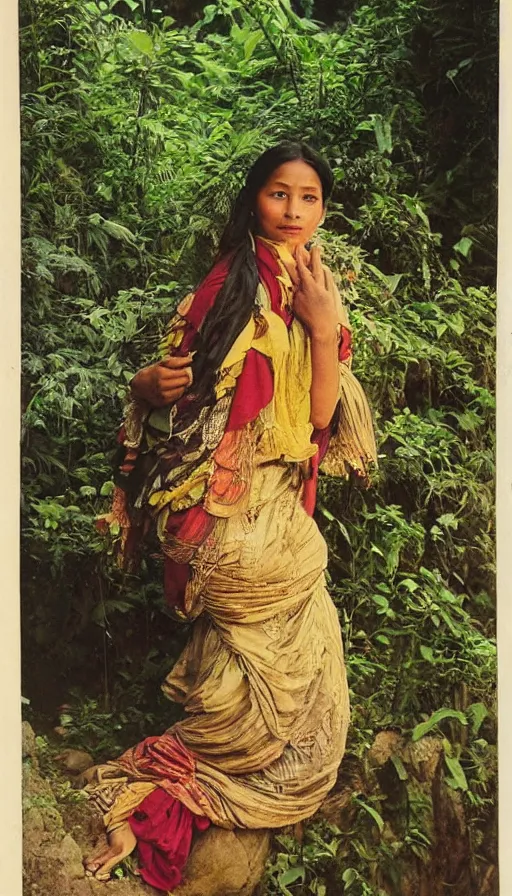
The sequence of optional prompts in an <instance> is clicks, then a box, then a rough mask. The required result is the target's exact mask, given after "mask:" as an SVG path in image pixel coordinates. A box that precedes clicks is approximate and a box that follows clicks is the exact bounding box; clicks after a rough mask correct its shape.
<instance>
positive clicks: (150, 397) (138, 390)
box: [130, 354, 192, 408]
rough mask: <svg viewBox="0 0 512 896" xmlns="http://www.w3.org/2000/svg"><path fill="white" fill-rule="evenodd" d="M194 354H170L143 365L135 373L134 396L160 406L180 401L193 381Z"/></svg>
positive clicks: (132, 382) (154, 405)
mask: <svg viewBox="0 0 512 896" xmlns="http://www.w3.org/2000/svg"><path fill="white" fill-rule="evenodd" d="M191 363H192V355H191V354H188V355H184V356H183V357H178V356H170V357H168V358H165V359H164V360H163V361H159V362H158V363H157V364H151V365H150V366H149V367H143V368H142V370H139V372H138V373H136V374H135V376H134V377H133V379H132V381H131V383H130V389H131V392H132V395H133V397H134V398H136V399H139V400H142V401H146V402H147V403H148V404H149V405H151V407H154V408H160V407H165V405H167V404H173V402H175V401H178V400H179V399H180V398H181V396H182V395H183V394H184V393H185V390H186V389H187V388H188V387H189V386H190V385H191V383H192V368H191V366H190V365H191Z"/></svg>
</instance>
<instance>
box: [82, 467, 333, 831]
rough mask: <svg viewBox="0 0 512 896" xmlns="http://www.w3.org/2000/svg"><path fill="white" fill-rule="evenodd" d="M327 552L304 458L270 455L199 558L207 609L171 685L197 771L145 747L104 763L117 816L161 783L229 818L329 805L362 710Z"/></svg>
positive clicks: (102, 777)
mask: <svg viewBox="0 0 512 896" xmlns="http://www.w3.org/2000/svg"><path fill="white" fill-rule="evenodd" d="M326 563H327V550H326V545H325V542H324V540H323V538H322V536H321V534H320V532H319V529H318V527H317V525H316V523H315V522H314V520H313V519H312V518H311V517H309V516H308V515H307V513H306V512H305V510H304V509H303V507H302V504H301V501H300V490H299V488H298V487H297V486H295V485H294V481H293V474H292V472H291V469H290V467H289V466H287V465H284V464H275V463H273V464H264V465H261V466H259V467H256V469H255V472H254V478H253V483H252V487H251V499H250V509H249V510H248V511H247V512H245V513H243V514H239V515H237V516H236V517H233V518H230V519H221V520H219V521H218V522H217V524H216V526H215V529H214V531H213V533H212V534H211V535H210V536H209V538H208V540H207V541H206V543H205V544H204V545H203V546H202V548H201V549H200V550H199V551H198V553H197V555H196V558H195V560H194V562H193V574H192V578H191V581H190V584H189V587H188V589H187V605H188V609H189V612H190V613H191V615H193V616H195V615H197V619H196V621H195V622H194V626H193V632H192V636H191V639H190V641H189V644H188V645H187V647H186V648H185V650H184V652H183V653H182V655H181V657H180V658H179V660H178V662H177V663H176V665H175V666H174V668H173V669H172V671H171V672H170V674H169V675H168V677H167V679H166V680H165V682H164V685H163V688H164V691H165V693H166V694H167V696H168V697H169V698H170V699H172V700H174V701H178V702H180V703H182V704H183V706H184V709H185V719H184V720H183V721H181V722H179V723H177V724H175V725H174V726H173V727H172V728H170V729H169V730H168V731H167V732H166V733H165V734H164V735H163V736H162V748H163V745H164V742H165V744H168V743H169V742H170V741H171V740H173V741H174V742H175V743H176V744H178V745H179V749H180V750H181V751H182V755H184V756H186V757H187V762H188V766H187V768H188V771H187V773H186V774H187V777H186V780H185V778H184V777H183V775H184V772H183V770H181V771H180V769H181V768H182V767H181V765H180V769H178V768H176V770H174V769H173V770H172V772H171V773H170V774H167V773H163V772H162V768H161V767H160V768H159V769H157V768H156V767H155V768H153V766H152V764H151V763H152V760H151V759H148V756H146V759H145V760H144V762H143V763H142V764H141V762H140V761H139V759H138V758H137V757H138V756H139V753H140V751H139V753H136V750H137V748H134V750H133V751H128V752H127V754H124V757H121V760H118V761H117V762H112V763H107V764H106V765H104V766H99V767H98V769H97V776H96V780H95V782H93V784H91V785H90V786H89V788H88V789H89V791H90V792H91V795H92V796H93V797H96V798H97V799H99V802H100V804H101V805H102V807H103V810H104V811H107V810H108V811H107V815H106V819H105V820H106V824H107V827H108V828H109V829H113V828H114V827H116V826H117V825H118V824H119V823H121V822H122V821H123V820H125V819H126V818H127V817H128V815H129V814H130V813H131V812H132V811H133V810H134V809H135V808H136V806H137V804H138V803H140V801H141V800H142V799H143V798H144V797H145V796H146V795H147V794H148V793H149V792H150V791H151V790H152V789H153V788H154V787H155V786H161V787H163V788H164V789H165V790H166V791H167V792H168V793H170V794H171V795H173V796H176V797H177V798H179V799H181V800H182V801H183V802H184V803H185V804H186V805H188V807H189V808H190V809H192V811H194V812H196V813H198V814H202V815H206V816H207V817H208V818H209V819H210V820H211V821H212V822H213V823H214V824H217V825H220V826H221V827H233V826H238V827H245V828H259V827H265V828H268V827H280V826H283V825H287V824H291V823H295V822H297V821H299V820H302V819H304V818H307V817H309V816H311V815H312V814H313V813H314V812H315V811H316V809H317V808H318V807H319V806H320V804H321V803H322V801H323V799H324V798H325V796H326V794H327V793H328V791H329V790H330V789H331V788H332V786H333V785H334V783H335V780H336V775H337V769H338V766H339V764H340V761H341V759H342V755H343V751H344V748H345V740H346V734H347V727H348V722H349V701H348V689H347V682H346V675H345V668H344V663H343V650H342V643H341V633H340V626H339V621H338V615H337V612H336V608H335V607H334V605H333V603H332V601H331V598H330V597H329V594H328V593H327V590H326V586H325V577H324V570H325V567H326ZM154 746H155V745H153V747H154ZM158 746H159V745H158V742H157V743H156V747H155V749H156V750H157V751H158ZM153 747H152V748H151V749H152V750H153ZM148 755H149V754H148ZM151 755H153V753H152V754H151ZM155 755H156V754H155Z"/></svg>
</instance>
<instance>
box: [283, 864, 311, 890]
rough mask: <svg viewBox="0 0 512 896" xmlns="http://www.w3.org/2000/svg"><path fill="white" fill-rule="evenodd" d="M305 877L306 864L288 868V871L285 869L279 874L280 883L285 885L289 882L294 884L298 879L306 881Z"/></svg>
mask: <svg viewBox="0 0 512 896" xmlns="http://www.w3.org/2000/svg"><path fill="white" fill-rule="evenodd" d="M305 879H306V869H305V868H304V865H297V867H296V868H288V869H287V871H283V873H282V874H280V875H279V883H280V884H281V885H282V886H283V887H287V886H288V884H293V883H295V881H297V880H300V882H301V883H304V881H305Z"/></svg>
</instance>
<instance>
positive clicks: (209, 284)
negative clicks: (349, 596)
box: [86, 142, 375, 890]
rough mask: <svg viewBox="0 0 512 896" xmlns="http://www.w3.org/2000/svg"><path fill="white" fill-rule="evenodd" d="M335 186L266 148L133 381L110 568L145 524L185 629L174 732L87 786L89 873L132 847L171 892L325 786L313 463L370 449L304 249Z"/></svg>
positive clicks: (326, 655) (334, 729)
mask: <svg viewBox="0 0 512 896" xmlns="http://www.w3.org/2000/svg"><path fill="white" fill-rule="evenodd" d="M332 182H333V177H332V172H331V171H330V168H329V166H328V165H327V163H326V162H325V160H324V159H322V158H321V157H320V156H319V155H318V154H317V153H315V152H314V151H313V150H311V149H310V148H309V147H307V146H306V145H304V144H294V143H288V142H286V143H281V144H279V145H278V146H275V147H273V148H271V149H269V150H267V151H266V152H264V153H263V155H262V156H260V158H259V159H258V160H257V161H256V162H255V164H254V165H253V167H252V168H251V170H250V171H249V174H248V176H247V181H246V184H245V186H244V188H243V189H242V191H241V193H240V195H239V196H238V198H237V200H236V202H235V205H234V208H233V212H232V215H231V218H230V221H229V222H228V225H227V227H226V229H225V231H224V234H223V236H222V239H221V242H220V250H219V260H218V262H217V263H216V265H215V266H214V267H213V269H212V270H211V271H210V273H209V274H208V276H207V277H206V279H205V280H204V281H203V283H202V284H201V285H200V286H199V288H198V290H197V291H196V293H195V294H194V295H190V296H187V297H186V299H184V301H183V302H182V303H181V305H180V306H179V308H178V313H177V314H176V316H175V317H174V319H173V320H172V321H171V324H170V327H169V329H168V331H167V334H166V337H165V339H164V344H163V359H162V360H161V361H160V362H159V363H157V364H153V365H152V366H150V367H148V368H145V369H143V370H141V371H140V372H139V373H138V374H137V375H136V376H135V378H134V380H133V382H132V396H133V401H132V403H131V405H130V407H129V410H128V414H127V418H126V421H125V425H124V427H123V430H122V432H121V442H122V460H121V466H120V478H119V486H118V488H117V490H116V495H115V500H114V507H113V511H112V514H111V515H110V516H109V517H108V518H107V521H108V522H110V523H111V524H114V525H116V526H118V527H119V526H120V527H121V530H122V533H123V534H122V542H123V549H124V551H125V554H132V553H133V550H134V549H135V544H136V542H137V540H138V539H139V538H140V536H141V535H143V534H144V533H145V532H146V530H147V528H148V526H149V523H150V522H151V521H155V522H156V528H157V531H158V535H159V538H160V541H161V544H162V550H163V554H164V557H165V590H166V595H167V598H168V600H169V602H170V603H172V604H173V605H174V606H175V607H176V608H177V609H178V612H179V613H181V614H182V615H183V616H185V617H186V618H188V619H196V621H195V623H194V626H193V632H192V636H191V639H190V642H189V644H188V646H187V647H186V649H185V651H184V652H183V654H182V656H181V657H180V659H179V660H178V662H177V663H176V665H175V667H174V669H173V670H172V671H171V673H170V674H169V676H168V677H167V679H166V681H165V683H164V685H163V689H164V692H165V693H166V694H167V696H169V698H170V699H172V700H175V701H179V702H181V703H183V705H184V708H185V713H186V714H185V718H184V720H183V721H181V722H179V723H177V724H176V725H174V726H173V727H172V728H171V729H169V730H168V731H166V732H165V733H164V734H163V735H161V736H160V737H149V738H147V739H146V740H145V741H143V742H142V743H141V744H138V745H137V746H136V747H134V748H133V749H131V750H128V751H127V752H126V753H125V754H124V755H123V756H122V757H121V758H120V759H118V760H117V761H116V762H111V763H107V764H106V765H103V766H99V767H98V768H96V769H95V770H94V779H93V780H92V781H91V783H90V784H89V785H88V790H89V792H90V793H91V795H92V796H93V798H94V799H95V800H96V802H97V803H98V804H99V805H100V806H101V807H102V809H103V811H104V812H105V824H106V827H107V832H108V834H109V846H108V848H107V849H104V850H103V851H102V852H100V853H99V854H97V855H96V856H95V857H93V858H91V859H89V860H87V861H86V867H87V868H88V870H89V872H91V873H93V874H94V875H95V876H96V877H97V878H98V879H106V878H107V877H108V876H109V873H110V870H111V868H112V867H113V866H114V865H115V864H116V863H118V862H119V861H120V860H121V859H122V858H124V857H125V856H126V855H128V853H130V852H131V851H132V850H133V849H134V847H135V845H136V844H137V843H138V847H139V857H140V859H141V865H142V867H141V873H142V876H143V877H144V878H145V880H147V882H148V883H150V884H152V885H153V886H156V887H159V888H160V889H163V890H165V889H172V887H173V886H175V885H176V884H177V883H178V882H179V880H180V879H181V869H182V868H183V866H184V864H185V861H186V858H187V855H188V851H189V849H190V844H191V839H192V835H193V831H194V829H195V828H197V829H204V828H205V827H207V826H208V825H209V824H210V823H211V824H215V825H219V826H221V827H226V828H230V827H236V826H238V827H247V828H269V827H279V826H283V825H288V824H292V823H295V822H297V821H300V820H301V819H304V818H307V817H308V816H310V815H312V814H313V813H314V812H315V810H316V809H317V808H318V807H319V806H320V804H321V803H322V801H323V799H324V797H325V795H326V794H327V792H328V791H329V790H330V788H331V787H332V786H333V784H334V782H335V780H336V773H337V769H338V766H339V763H340V761H341V758H342V754H343V751H344V746H345V738H346V732H347V726H348V721H349V705H348V691H347V683H346V677H345V670H344V665H343V654H342V644H341V636H340V628H339V622H338V617H337V613H336V610H335V607H334V605H333V603H332V601H331V599H330V597H329V596H328V594H327V591H326V587H325V579H324V570H325V567H326V563H327V554H326V546H325V542H324V540H323V538H322V536H321V535H320V532H319V530H318V528H317V526H316V524H315V522H314V521H313V519H312V516H311V514H312V512H313V509H314V502H315V490H316V478H317V474H318V466H319V462H320V461H321V460H323V466H324V468H325V469H326V471H327V472H329V473H330V474H334V475H336V474H339V475H348V472H349V471H350V470H351V469H352V470H354V471H355V472H356V473H357V474H358V475H360V476H361V477H363V478H364V477H366V476H367V469H368V463H369V462H370V461H375V443H374V437H373V429H372V424H371V418H370V414H369V410H368V406H367V403H366V399H365V397H364V393H363V392H362V389H361V387H360V386H359V384H358V383H357V380H355V378H354V377H353V375H352V374H351V372H350V358H351V352H350V329H349V325H348V320H347V317H346V313H345V311H344V308H343V306H342V303H341V301H340V297H339V294H338V292H337V289H336V287H335V284H334V280H333V277H332V275H331V273H330V272H329V270H328V269H327V268H325V267H323V265H322V263H321V260H320V253H319V250H318V248H316V247H315V248H313V249H312V250H311V252H310V253H309V252H308V251H307V250H306V248H305V246H306V245H307V244H308V243H309V241H310V239H311V238H312V236H313V234H314V233H315V230H316V228H317V227H318V225H319V223H320V222H321V220H322V218H323V216H324V213H325V204H326V201H327V199H328V197H329V194H330V191H331V188H332ZM333 419H336V421H337V422H336V426H334V425H333V423H332V421H333ZM334 431H335V432H334ZM333 432H334V434H333Z"/></svg>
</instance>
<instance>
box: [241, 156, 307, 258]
mask: <svg viewBox="0 0 512 896" xmlns="http://www.w3.org/2000/svg"><path fill="white" fill-rule="evenodd" d="M255 212H256V221H257V233H258V234H259V235H260V236H264V237H266V239H269V240H273V241H274V242H276V243H286V245H287V246H288V247H289V249H290V250H291V251H292V252H293V251H294V250H295V249H296V248H297V246H304V244H305V243H307V242H308V240H310V239H311V237H312V236H313V234H314V232H315V230H316V228H317V227H318V225H319V223H320V221H321V219H322V216H323V213H324V204H323V200H322V184H321V182H320V178H319V177H318V174H317V173H316V171H315V169H314V168H312V167H311V166H310V165H308V164H307V162H303V161H302V160H301V159H297V160H296V161H294V162H285V163H284V164H283V165H280V167H279V168H276V169H275V171H273V172H272V174H271V176H270V178H269V179H268V181H267V182H266V184H265V186H264V187H262V188H261V190H260V191H259V193H258V195H257V196H256V209H255Z"/></svg>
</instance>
